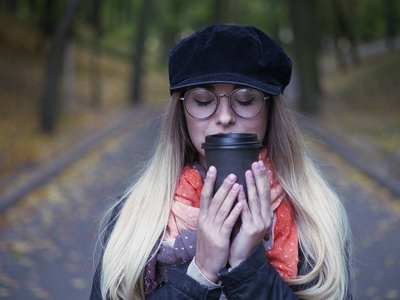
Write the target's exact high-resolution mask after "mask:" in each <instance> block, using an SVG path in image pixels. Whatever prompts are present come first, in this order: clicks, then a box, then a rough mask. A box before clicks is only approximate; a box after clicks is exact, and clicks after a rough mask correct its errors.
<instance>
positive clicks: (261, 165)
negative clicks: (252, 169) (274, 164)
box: [258, 160, 265, 170]
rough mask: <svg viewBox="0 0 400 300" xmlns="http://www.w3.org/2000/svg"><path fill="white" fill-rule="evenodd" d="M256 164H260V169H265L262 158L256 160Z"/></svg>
mask: <svg viewBox="0 0 400 300" xmlns="http://www.w3.org/2000/svg"><path fill="white" fill-rule="evenodd" d="M258 165H259V166H260V167H259V169H260V170H265V166H264V162H263V161H262V160H260V161H259V162H258Z"/></svg>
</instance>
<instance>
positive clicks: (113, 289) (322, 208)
mask: <svg viewBox="0 0 400 300" xmlns="http://www.w3.org/2000/svg"><path fill="white" fill-rule="evenodd" d="M269 109H270V113H269V115H270V117H269V119H268V123H269V124H268V130H267V133H266V136H265V139H264V145H265V146H266V147H267V149H268V152H269V156H270V160H271V162H272V167H273V168H274V171H275V172H276V174H277V176H278V178H279V180H280V182H281V184H282V186H283V187H284V189H285V191H286V192H287V194H288V196H289V198H290V201H291V203H292V204H293V207H294V210H295V215H296V222H297V226H298V233H299V244H300V247H301V250H302V253H304V263H303V265H304V266H307V265H308V266H311V268H310V269H311V271H310V272H309V273H307V274H305V275H301V276H298V277H297V278H293V279H290V280H287V281H286V282H287V283H288V284H292V285H299V286H301V285H304V284H307V288H306V289H303V290H300V291H298V292H296V294H297V295H298V296H299V297H301V298H304V299H311V298H318V299H343V298H344V297H345V295H346V294H347V291H348V289H349V278H348V265H347V264H348V262H347V259H346V257H348V252H347V251H348V249H347V246H348V245H350V242H349V236H350V232H349V224H348V221H347V215H346V213H345V211H344V209H343V206H342V204H341V202H340V200H339V198H338V197H337V195H336V194H335V193H334V192H333V191H332V189H331V188H330V187H329V186H328V185H327V184H326V182H325V181H324V180H323V179H322V176H321V175H320V173H319V171H318V170H317V169H316V167H315V165H314V163H313V162H312V161H311V159H310V157H309V154H308V153H307V151H306V148H305V146H304V142H303V140H302V136H301V134H300V132H299V130H298V128H297V127H296V125H295V122H294V120H293V117H292V115H291V113H290V111H289V110H288V108H287V107H286V103H285V101H284V99H283V97H282V96H281V95H279V96H274V97H273V98H272V100H271V101H270V108H269ZM156 145H157V146H156V149H155V152H154V155H153V157H152V159H151V160H150V161H149V162H148V164H147V166H146V167H145V168H144V170H143V172H142V174H141V176H140V179H139V180H138V181H137V182H136V183H135V184H134V185H133V186H132V187H131V188H130V189H129V190H128V191H127V193H126V202H125V204H124V206H123V208H122V210H121V211H120V213H119V215H118V216H117V221H116V223H115V226H114V229H113V230H112V233H111V235H110V237H109V240H108V243H107V245H106V248H105V252H104V255H103V262H102V274H101V293H102V295H103V299H106V296H107V297H109V298H110V299H144V286H143V285H144V284H143V282H144V278H143V272H144V269H145V266H146V263H147V262H148V260H149V258H150V256H151V254H152V253H155V252H156V250H157V249H158V248H159V246H160V242H161V241H162V239H163V235H164V233H165V230H166V225H167V222H168V217H169V213H170V209H171V205H172V203H173V196H174V191H175V187H176V185H177V181H178V178H179V174H180V172H181V170H182V169H183V167H184V166H185V165H186V164H188V163H190V162H193V161H194V160H196V159H197V155H198V154H197V152H196V150H195V148H194V146H193V145H192V143H191V140H190V138H189V135H188V131H187V127H186V121H185V117H184V111H183V106H182V101H179V92H174V94H173V95H172V99H171V101H170V102H169V104H168V107H167V109H166V112H165V114H164V119H163V124H162V127H161V132H160V135H159V139H158V142H157V143H156ZM300 273H301V274H304V270H303V273H302V272H300ZM310 282H312V283H313V285H311V286H309V283H310Z"/></svg>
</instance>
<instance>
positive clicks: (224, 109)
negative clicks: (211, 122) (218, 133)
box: [215, 94, 236, 127]
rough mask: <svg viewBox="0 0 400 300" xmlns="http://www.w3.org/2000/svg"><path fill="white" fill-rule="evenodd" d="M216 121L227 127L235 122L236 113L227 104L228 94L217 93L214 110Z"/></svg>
mask: <svg viewBox="0 0 400 300" xmlns="http://www.w3.org/2000/svg"><path fill="white" fill-rule="evenodd" d="M215 118H216V120H215V121H216V123H217V124H218V125H221V126H223V127H228V126H231V125H233V124H235V123H236V115H235V113H234V112H233V110H232V108H231V106H230V104H229V96H228V95H225V94H222V95H219V104H218V108H217V111H216V112H215Z"/></svg>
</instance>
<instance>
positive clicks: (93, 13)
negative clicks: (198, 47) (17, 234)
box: [0, 0, 400, 194]
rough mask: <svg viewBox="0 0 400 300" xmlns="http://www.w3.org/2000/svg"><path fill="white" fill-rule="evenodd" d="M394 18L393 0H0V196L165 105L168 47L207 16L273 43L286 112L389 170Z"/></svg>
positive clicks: (397, 5)
mask: <svg viewBox="0 0 400 300" xmlns="http://www.w3.org/2000/svg"><path fill="white" fill-rule="evenodd" d="M399 20H400V2H399V1H396V0H383V1H374V0H352V1H350V0H323V1H316V0H264V1H261V0H248V1H244V0H202V1H182V0H163V1H161V0H147V1H135V0H115V1H102V0H69V1H63V0H13V1H11V0H1V1H0V194H1V193H2V192H3V191H5V189H6V188H8V187H9V186H10V185H13V184H15V182H16V181H18V180H23V179H20V178H23V176H22V177H21V174H22V175H23V174H29V172H31V171H32V170H34V169H35V168H37V167H38V166H40V165H41V164H43V163H44V162H45V161H48V160H51V159H54V158H56V157H57V156H58V155H60V153H62V152H64V151H66V150H68V149H69V148H70V147H72V146H73V145H75V144H76V143H77V142H78V141H81V140H84V139H86V138H88V137H89V136H91V135H93V134H94V133H96V132H99V131H101V130H104V129H105V128H107V127H108V126H110V125H111V124H113V122H115V121H117V120H119V119H121V118H123V116H125V115H127V114H128V112H129V111H131V110H134V109H135V107H138V106H140V105H146V106H152V107H155V108H160V107H162V106H163V105H165V103H166V102H167V101H168V100H167V99H168V96H169V92H168V76H167V58H168V51H169V49H171V48H172V47H173V46H174V45H175V44H176V43H178V42H179V41H180V40H181V39H182V38H184V37H186V36H188V35H190V34H192V33H193V32H195V31H196V30H199V29H201V28H204V27H206V26H208V25H211V24H215V23H225V24H239V25H251V26H255V27H257V28H259V29H261V30H263V31H264V32H266V33H268V35H270V36H271V37H272V38H274V39H275V40H277V41H278V43H280V44H281V45H282V46H283V48H284V49H285V51H287V52H288V53H289V55H290V56H291V57H292V58H293V61H294V78H293V81H294V83H293V84H294V85H295V88H294V89H291V90H292V91H294V92H292V93H291V94H290V93H289V94H288V95H286V96H287V98H288V101H289V102H290V103H291V105H292V106H293V107H294V108H295V109H296V111H297V112H299V113H300V114H303V115H307V116H310V117H313V118H315V119H316V120H317V121H318V122H319V123H320V124H322V126H324V128H326V129H327V130H328V131H329V132H331V133H332V134H334V135H336V136H338V137H339V138H340V139H341V140H343V141H344V142H346V143H349V144H351V145H352V146H353V147H355V148H356V149H360V151H363V152H364V153H365V154H366V155H369V156H371V159H373V160H374V161H378V162H383V163H385V164H386V165H388V168H389V170H388V172H390V173H391V174H395V175H396V176H397V175H399V174H400V167H399V165H400V150H399V148H400V147H399V141H400V137H399V128H400V124H399V123H400V115H399V114H400V99H399V78H400V76H399V70H400V59H399V57H400V55H399V50H398V49H397V47H396V45H397V44H398V38H397V34H398V33H399V32H400V21H399ZM378 44H379V45H380V48H379V49H381V50H379V51H375V52H374V47H375V46H376V45H378ZM365 45H370V47H369V48H368V47H367V48H365V47H364V48H363V46H365ZM365 49H366V50H365ZM382 49H383V50H382ZM366 53H370V54H371V53H372V55H366Z"/></svg>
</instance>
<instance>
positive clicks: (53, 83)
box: [40, 0, 79, 132]
mask: <svg viewBox="0 0 400 300" xmlns="http://www.w3.org/2000/svg"><path fill="white" fill-rule="evenodd" d="M78 4H79V0H69V1H65V9H64V14H63V15H62V17H61V18H60V19H59V21H58V22H57V26H56V30H55V34H54V38H53V42H52V46H51V50H50V54H49V57H48V62H47V70H46V78H45V93H44V97H43V98H42V105H41V115H40V118H41V127H42V130H43V131H45V132H52V131H53V130H54V128H55V124H56V120H57V108H58V101H57V87H58V77H59V73H60V65H61V60H62V55H63V50H64V47H65V44H66V41H67V38H68V34H69V32H70V28H71V25H72V21H73V18H74V15H75V12H76V10H77V8H78Z"/></svg>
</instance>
